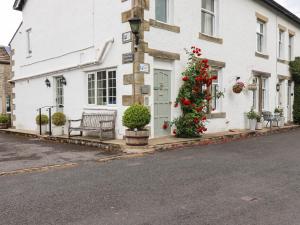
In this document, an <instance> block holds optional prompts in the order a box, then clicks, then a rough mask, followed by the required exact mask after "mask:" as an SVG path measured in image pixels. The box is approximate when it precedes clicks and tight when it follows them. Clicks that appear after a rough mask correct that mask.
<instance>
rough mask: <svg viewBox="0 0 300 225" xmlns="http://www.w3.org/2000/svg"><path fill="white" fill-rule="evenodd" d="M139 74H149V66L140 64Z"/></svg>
mask: <svg viewBox="0 0 300 225" xmlns="http://www.w3.org/2000/svg"><path fill="white" fill-rule="evenodd" d="M139 72H140V73H150V64H148V63H141V64H140V66H139Z"/></svg>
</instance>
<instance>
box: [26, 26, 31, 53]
mask: <svg viewBox="0 0 300 225" xmlns="http://www.w3.org/2000/svg"><path fill="white" fill-rule="evenodd" d="M31 35H32V29H31V28H29V29H27V30H26V46H27V55H28V56H31V54H32V46H31Z"/></svg>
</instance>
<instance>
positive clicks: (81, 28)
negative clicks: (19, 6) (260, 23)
mask: <svg viewBox="0 0 300 225" xmlns="http://www.w3.org/2000/svg"><path fill="white" fill-rule="evenodd" d="M170 1H173V3H172V10H173V11H172V12H170V15H171V17H172V19H171V22H172V24H175V25H177V26H180V28H181V32H180V33H179V34H177V33H172V32H169V31H165V30H161V29H157V28H152V27H151V29H150V32H146V33H145V41H146V42H148V44H149V47H150V48H153V49H158V50H164V51H169V52H174V53H180V54H181V60H180V61H175V62H162V61H159V60H156V59H153V57H150V56H149V55H147V54H146V57H145V61H146V63H150V65H151V73H150V74H146V75H145V82H146V84H149V85H151V86H153V71H154V69H156V68H160V69H170V70H173V71H172V88H173V89H172V101H173V102H174V101H175V99H176V96H177V92H178V89H179V87H180V85H181V76H180V74H181V72H182V71H183V70H184V68H185V65H186V62H187V58H186V55H185V51H184V48H189V47H190V46H192V45H197V46H199V47H200V48H202V49H203V52H204V56H205V57H207V58H209V59H213V60H217V61H223V62H225V63H226V67H225V68H224V69H223V70H222V74H223V87H224V88H225V99H223V100H222V111H224V112H226V113H227V118H226V119H215V120H211V121H209V124H208V128H209V132H217V131H224V130H228V129H234V128H245V127H246V122H245V118H244V114H245V112H246V111H248V110H249V109H250V107H251V105H252V92H247V91H245V92H244V93H242V94H240V95H236V94H233V93H232V91H231V87H232V85H233V84H234V82H235V77H236V76H240V77H241V80H242V81H244V82H249V81H250V79H251V71H252V70H259V71H265V72H269V73H271V74H272V77H271V78H270V80H269V87H270V89H269V90H270V92H269V110H270V111H273V110H274V108H275V107H276V104H277V103H276V102H277V98H276V92H275V88H276V83H277V74H281V75H288V74H289V72H288V66H287V65H283V64H280V63H277V32H278V23H280V24H281V25H284V26H286V27H287V28H288V29H291V30H293V31H295V32H296V36H295V49H294V52H295V55H296V56H297V55H300V46H299V45H297V43H300V29H299V25H298V26H296V25H295V24H293V23H292V22H291V21H290V20H288V19H287V18H285V17H283V16H281V15H279V14H278V13H276V12H274V11H273V10H271V9H270V8H268V7H265V6H263V5H260V4H258V3H257V2H256V1H254V0H243V1H241V0H226V3H225V2H224V1H221V0H220V4H219V12H220V14H219V23H218V27H219V31H218V35H219V37H221V38H223V40H224V44H223V45H219V44H215V43H211V42H207V41H203V40H200V39H198V35H199V32H200V30H201V27H200V25H201V14H200V11H201V1H199V0H189V4H186V1H175V0H170ZM154 4H155V1H154V0H150V11H146V12H145V16H146V19H147V20H148V19H154V18H155V12H154V9H155V5H154ZM130 8H131V1H130V0H129V1H126V2H121V1H120V0H86V1H84V4H83V2H82V0H73V1H72V4H70V2H69V1H62V0H44V1H42V2H41V1H39V0H30V1H27V4H26V7H25V9H24V11H23V19H24V22H23V25H22V27H21V28H20V30H19V31H18V33H17V35H16V37H15V38H14V40H13V41H12V44H11V45H12V48H13V49H15V55H14V56H13V59H14V60H15V66H14V67H13V70H14V71H15V77H14V79H20V78H26V77H28V79H23V80H21V81H16V84H15V88H14V92H15V93H16V99H15V100H14V103H15V104H16V111H15V115H16V121H15V122H14V125H15V126H16V128H18V129H31V130H32V129H35V124H34V118H35V116H36V114H37V112H36V109H37V108H39V107H41V106H44V105H48V104H50V105H52V104H55V102H54V97H53V96H54V94H53V91H54V89H53V86H52V88H47V87H46V85H45V83H44V81H45V79H46V78H47V77H48V79H49V80H50V81H51V82H52V84H53V77H54V76H58V75H64V76H65V78H66V80H67V82H68V85H67V86H66V87H65V108H64V112H65V113H66V114H67V117H68V118H72V119H76V118H78V117H80V115H81V113H82V111H99V110H100V109H103V108H112V109H116V110H118V120H117V133H118V135H117V136H118V138H122V135H123V134H124V127H123V126H122V125H121V124H122V114H123V112H124V110H125V107H123V106H122V95H130V94H131V86H130V85H128V86H124V85H123V75H124V74H130V73H132V65H130V64H126V65H122V53H127V52H130V50H131V47H130V46H131V45H130V44H125V45H123V44H122V40H121V38H122V33H123V32H127V31H129V30H130V28H129V24H128V23H124V24H122V23H121V13H122V12H124V11H126V10H129V9H130ZM187 12H188V13H187ZM255 12H259V13H261V14H263V15H265V16H267V17H268V18H269V22H268V25H267V27H268V28H267V29H268V30H267V33H268V34H267V39H268V40H267V43H268V54H269V56H270V59H269V60H265V59H261V58H257V57H255V55H254V54H255V49H256V17H255ZM277 14H278V15H277ZM29 28H31V29H32V51H33V52H32V55H31V56H28V54H27V53H26V30H27V29H29ZM286 35H287V33H286ZM162 37H163V38H162ZM111 38H114V44H113V45H112V46H111V48H110V49H109V51H108V53H107V54H106V57H105V60H104V62H103V64H102V65H98V66H94V67H90V68H84V69H83V68H78V69H77V70H74V71H70V72H64V73H63V74H62V73H56V74H52V75H48V76H42V77H38V76H36V77H35V78H31V76H34V75H39V74H43V73H47V72H51V71H55V70H60V69H64V68H67V67H73V66H78V65H80V64H83V63H87V62H91V61H94V60H95V58H96V56H97V55H98V54H99V52H100V51H101V49H102V48H103V46H104V44H105V42H106V40H108V39H111ZM286 40H287V37H286ZM286 44H287V42H286ZM286 51H287V46H286ZM111 67H114V68H116V71H117V79H118V82H117V105H116V106H115V107H99V106H89V105H88V104H87V73H88V72H89V71H96V70H99V69H105V68H111ZM29 77H30V78H29ZM149 100H150V102H149V104H150V106H151V107H152V110H153V95H151V96H150V98H149ZM285 104H286V103H285ZM179 113H180V112H179V111H178V109H172V118H175V117H176V116H178V115H179ZM152 121H153V120H152ZM152 126H153V124H152Z"/></svg>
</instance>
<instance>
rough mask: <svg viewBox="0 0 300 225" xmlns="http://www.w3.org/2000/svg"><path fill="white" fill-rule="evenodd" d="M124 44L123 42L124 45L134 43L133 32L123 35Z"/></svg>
mask: <svg viewBox="0 0 300 225" xmlns="http://www.w3.org/2000/svg"><path fill="white" fill-rule="evenodd" d="M122 42H123V44H126V43H129V42H132V33H131V31H128V32H126V33H123V34H122Z"/></svg>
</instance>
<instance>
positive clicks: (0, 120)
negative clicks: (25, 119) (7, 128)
mask: <svg viewBox="0 0 300 225" xmlns="http://www.w3.org/2000/svg"><path fill="white" fill-rule="evenodd" d="M0 123H3V124H7V123H9V116H7V115H4V114H2V115H0Z"/></svg>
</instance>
